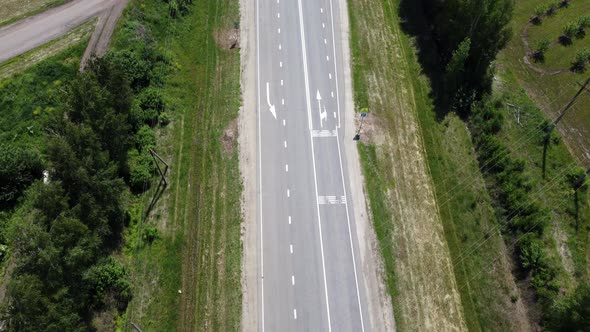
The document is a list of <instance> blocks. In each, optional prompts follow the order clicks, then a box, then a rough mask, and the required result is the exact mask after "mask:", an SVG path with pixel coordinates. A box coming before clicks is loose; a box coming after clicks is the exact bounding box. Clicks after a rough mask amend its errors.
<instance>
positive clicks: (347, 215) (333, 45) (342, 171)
mask: <svg viewBox="0 0 590 332" xmlns="http://www.w3.org/2000/svg"><path fill="white" fill-rule="evenodd" d="M330 24H331V26H332V50H333V51H334V54H333V58H332V59H333V60H334V61H333V62H334V79H335V83H336V107H337V109H338V126H337V128H336V142H337V143H338V158H339V159H340V173H341V175H342V189H343V190H344V196H345V197H346V196H347V194H346V184H345V182H344V167H343V166H342V152H341V151H340V150H341V149H340V136H339V134H338V128H340V119H341V117H340V89H339V88H338V82H339V81H338V66H337V62H338V61H336V35H335V33H334V9H333V5H332V0H330ZM344 205H345V207H346V221H347V223H348V237H349V239H350V253H351V254H352V266H353V269H354V282H355V285H356V297H357V300H358V306H359V315H360V318H361V331H362V332H364V331H365V322H364V320H363V309H362V306H361V296H360V291H359V282H358V276H357V271H356V259H355V258H354V246H353V242H352V231H351V228H350V215H349V212H348V200H346V202H345V203H344Z"/></svg>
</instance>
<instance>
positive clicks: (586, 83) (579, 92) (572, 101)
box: [551, 77, 590, 129]
mask: <svg viewBox="0 0 590 332" xmlns="http://www.w3.org/2000/svg"><path fill="white" fill-rule="evenodd" d="M588 83H590V77H589V78H588V79H587V80H586V82H584V84H583V85H582V86H581V87H580V90H578V92H577V93H576V95H575V96H574V98H572V100H570V102H569V103H568V104H567V105H565V108H564V109H563V111H561V113H560V114H559V116H558V117H557V119H555V121H554V122H553V126H552V127H551V129H553V128H555V127H556V126H557V124H558V123H559V121H561V118H563V116H564V115H565V112H567V110H568V109H570V107H572V105H573V104H574V102H575V101H576V99H578V96H580V95H581V94H582V92H583V91H584V90H586V86H587V85H588Z"/></svg>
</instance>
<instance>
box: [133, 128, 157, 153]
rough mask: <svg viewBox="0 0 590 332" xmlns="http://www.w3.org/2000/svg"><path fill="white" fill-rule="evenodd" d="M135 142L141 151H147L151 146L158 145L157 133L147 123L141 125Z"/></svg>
mask: <svg viewBox="0 0 590 332" xmlns="http://www.w3.org/2000/svg"><path fill="white" fill-rule="evenodd" d="M135 144H136V145H137V149H138V150H139V151H140V152H147V150H148V149H149V148H153V147H154V146H155V145H156V135H155V134H154V131H153V130H152V128H150V127H149V126H147V125H143V126H141V127H140V128H139V130H138V131H137V133H136V134H135Z"/></svg>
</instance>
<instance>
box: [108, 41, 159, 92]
mask: <svg viewBox="0 0 590 332" xmlns="http://www.w3.org/2000/svg"><path fill="white" fill-rule="evenodd" d="M107 59H110V60H111V61H112V62H113V64H114V65H115V66H116V67H117V68H119V70H121V71H122V72H123V73H124V75H125V77H126V78H127V79H128V80H129V82H130V84H131V87H132V88H133V89H134V90H135V91H139V90H141V89H142V88H144V87H146V86H148V85H149V83H150V79H149V78H150V71H151V65H150V63H149V62H148V61H146V60H144V58H142V57H141V56H139V55H138V54H137V52H134V51H132V50H122V51H115V52H111V53H109V54H108V55H107Z"/></svg>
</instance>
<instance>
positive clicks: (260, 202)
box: [256, 0, 278, 332]
mask: <svg viewBox="0 0 590 332" xmlns="http://www.w3.org/2000/svg"><path fill="white" fill-rule="evenodd" d="M277 2H278V0H277ZM259 10H260V4H259V0H256V81H257V85H258V103H257V104H258V110H257V112H256V113H257V115H258V209H259V210H258V215H259V218H260V220H259V221H260V307H261V309H260V315H261V318H260V320H261V321H260V322H259V326H261V327H262V329H261V331H262V332H264V234H263V223H262V138H261V137H262V127H261V125H260V123H261V122H260V27H259V25H260V24H259V22H260V13H259Z"/></svg>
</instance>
